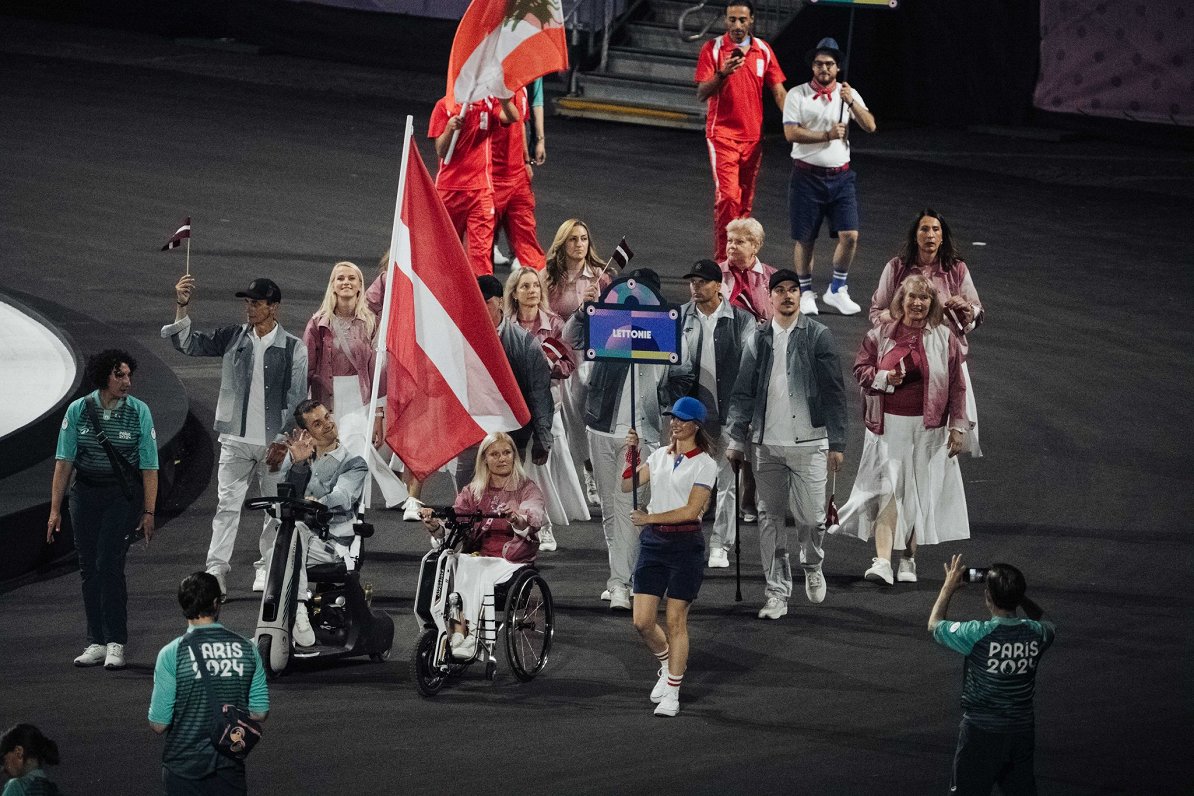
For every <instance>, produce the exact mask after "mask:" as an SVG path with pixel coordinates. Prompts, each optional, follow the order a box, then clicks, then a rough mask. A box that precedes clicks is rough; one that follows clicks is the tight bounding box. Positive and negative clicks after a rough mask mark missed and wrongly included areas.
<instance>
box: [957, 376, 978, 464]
mask: <svg viewBox="0 0 1194 796" xmlns="http://www.w3.org/2000/svg"><path fill="white" fill-rule="evenodd" d="M962 378H964V379H965V380H966V416H967V417H968V418H970V422H971V423H973V425H972V426H971V427H970V432H969V433H967V434H966V446H965V447H964V448H962V451H963V452H965V453H969V454H970V456H971V458H973V459H977V458H979V457H981V456H982V455H983V449H982V448H980V447H979V445H978V404H976V403H975V402H974V382H972V381H971V380H970V368H969V367H967V365H966V363H965V362H963V363H962Z"/></svg>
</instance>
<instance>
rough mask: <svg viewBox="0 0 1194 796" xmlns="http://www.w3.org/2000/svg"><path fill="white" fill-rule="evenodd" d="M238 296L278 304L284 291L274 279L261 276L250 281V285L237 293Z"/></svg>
mask: <svg viewBox="0 0 1194 796" xmlns="http://www.w3.org/2000/svg"><path fill="white" fill-rule="evenodd" d="M236 297H237V298H247V299H253V300H254V301H263V300H264V301H267V302H269V303H270V304H277V303H278V302H279V301H281V300H282V291H281V290H279V289H278V286H277V285H276V284H275V283H274V280H272V279H266V278H265V277H260V278H258V279H254V280H253V281H252V282H250V283H249V287H248V288H247V289H245V290H242V291H240V292H239V293H237V294H236Z"/></svg>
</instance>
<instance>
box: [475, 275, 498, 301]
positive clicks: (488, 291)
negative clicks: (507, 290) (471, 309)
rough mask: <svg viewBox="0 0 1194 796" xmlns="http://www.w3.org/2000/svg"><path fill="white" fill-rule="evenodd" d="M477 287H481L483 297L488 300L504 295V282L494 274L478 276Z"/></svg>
mask: <svg viewBox="0 0 1194 796" xmlns="http://www.w3.org/2000/svg"><path fill="white" fill-rule="evenodd" d="M477 287H479V288H481V298H483V299H485V300H486V301H489V300H490V299H494V298H501V297H502V283H501V282H499V281H498V278H497V277H496V276H493V275H492V274H484V275H482V276H479V277H477Z"/></svg>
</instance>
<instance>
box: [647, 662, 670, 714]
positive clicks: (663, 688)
mask: <svg viewBox="0 0 1194 796" xmlns="http://www.w3.org/2000/svg"><path fill="white" fill-rule="evenodd" d="M667 689H668V684H667V664H666V663H665V664H664V665H663V666H660V667H659V679H658V680H656V681H655V687H654V688H652V689H651V701H652V702H654V703H655V704H656V705H658V704H659V703H660V702H661V701H662V700H663V697H664V695H665V694H667Z"/></svg>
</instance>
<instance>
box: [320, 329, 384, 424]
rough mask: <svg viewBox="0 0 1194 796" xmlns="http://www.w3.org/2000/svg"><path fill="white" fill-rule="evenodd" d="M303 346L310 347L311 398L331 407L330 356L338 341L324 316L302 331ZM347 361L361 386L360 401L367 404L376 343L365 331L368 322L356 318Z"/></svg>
mask: <svg viewBox="0 0 1194 796" xmlns="http://www.w3.org/2000/svg"><path fill="white" fill-rule="evenodd" d="M303 343H305V344H306V346H307V383H308V385H309V386H310V389H311V397H312V398H314V399H315V400H317V401H320V402H322V403H323V404H324V405H325V406H332V397H333V393H332V380H333V374H332V364H331V355H332V349H333V348H334V347H335V345H336V340H335V336H334V335H333V333H332V326H331V323H330V322H329V320H328V319H327V318H324V317H323V316H321V315H313V316H311V320H310V321H308V322H307V329H306V331H304V332H303ZM348 358H349V360H350V361H351V362H352V364H353V366H354V368H355V369H356V376H357V381H358V382H359V383H360V385H361V402H362V403H368V402H369V398H370V394H371V392H372V390H373V365H374V351H373V341H372V339H371V338H370V337H369V335H368V334H367V333H366V332H365V322H364V321H362V320H361V319H360V318H353V320H352V325H351V326H350V327H349V330H348ZM382 392H383V393H384V392H385V390H382Z"/></svg>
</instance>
